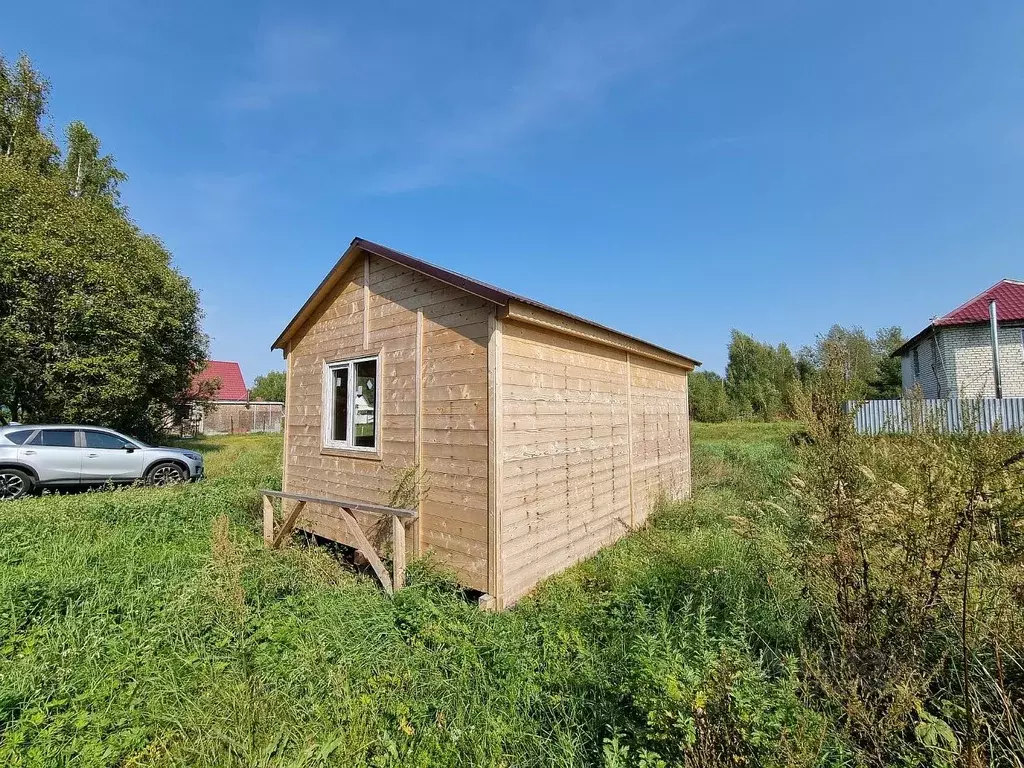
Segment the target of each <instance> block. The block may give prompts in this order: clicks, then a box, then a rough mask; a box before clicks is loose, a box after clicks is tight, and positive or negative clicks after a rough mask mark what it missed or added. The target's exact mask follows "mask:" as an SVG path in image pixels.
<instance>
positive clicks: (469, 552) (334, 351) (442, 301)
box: [284, 256, 493, 590]
mask: <svg viewBox="0 0 1024 768" xmlns="http://www.w3.org/2000/svg"><path fill="white" fill-rule="evenodd" d="M492 313H493V305H491V304H490V303H489V302H487V301H484V300H483V299H478V298H476V297H474V296H472V295H470V294H467V293H465V292H463V291H460V290H459V289H456V288H453V287H451V286H447V285H445V284H444V283H441V282H439V281H436V280H434V279H432V278H429V277H426V276H424V275H421V274H419V273H418V272H415V271H412V270H409V269H407V268H406V267H403V266H401V265H398V264H395V263H394V262H391V261H388V260H386V259H382V258H380V257H377V256H372V257H370V258H369V261H367V260H366V259H365V258H359V259H356V261H355V262H354V263H353V265H352V267H351V268H350V270H349V271H348V273H347V274H346V276H345V277H344V278H343V279H342V280H341V281H340V282H339V283H338V285H337V287H336V288H335V289H334V290H333V291H332V292H331V294H330V295H329V296H328V297H327V298H326V299H325V300H324V301H323V302H322V303H321V304H320V306H319V307H318V310H317V312H316V313H314V315H313V316H312V317H311V318H310V319H309V320H308V321H307V322H306V323H305V325H304V326H303V328H302V329H300V331H299V332H298V333H297V334H296V335H295V336H294V337H293V338H292V339H291V341H290V347H289V350H290V351H289V354H288V377H289V392H288V402H287V410H288V413H287V422H286V423H287V426H286V456H285V472H284V477H285V480H284V485H285V490H287V491H291V492H295V493H308V494H311V495H323V496H332V497H340V498H349V499H353V500H357V501H367V502H374V503H387V501H388V496H389V491H390V489H391V488H392V487H393V486H394V484H395V482H396V479H397V475H398V473H400V472H401V471H402V470H404V469H406V468H408V467H412V466H415V465H416V464H417V463H420V464H421V465H422V467H423V468H424V469H425V470H426V472H427V473H428V482H427V485H428V486H429V491H428V493H427V494H426V497H425V498H424V500H423V501H422V506H421V510H420V515H421V517H420V523H419V531H418V535H417V533H416V532H415V531H412V532H410V536H409V548H410V550H411V551H412V552H414V553H415V552H418V551H420V549H419V547H420V545H422V547H423V548H425V549H432V550H435V551H436V552H437V553H438V555H439V556H440V558H441V559H442V560H443V561H445V562H447V563H448V564H449V565H450V566H451V567H453V568H454V569H455V571H456V573H457V574H458V576H459V578H460V580H461V582H462V583H463V584H465V585H466V586H469V587H472V588H475V589H481V590H484V589H486V587H487V584H486V571H487V560H486V558H487V344H488V321H489V320H490V318H491V315H492ZM378 352H379V353H380V357H381V371H380V379H381V382H380V392H379V398H380V413H379V414H378V428H379V430H380V432H379V441H380V442H379V444H380V445H381V448H382V450H381V453H380V456H379V457H367V456H365V455H358V456H353V455H351V454H345V453H344V452H339V451H332V450H330V449H324V448H321V420H320V411H321V407H322V391H323V382H322V376H323V364H324V361H325V360H326V361H327V362H333V361H338V360H344V359H346V358H353V357H358V356H361V355H373V354H377V353H378ZM417 368H419V369H420V370H419V374H418V375H417ZM307 509H309V514H308V515H307V517H306V520H305V522H304V524H303V527H304V528H307V529H309V530H311V531H313V532H314V533H317V534H319V535H322V536H326V537H329V538H332V539H335V540H337V541H342V542H345V543H351V542H348V540H347V538H348V537H347V534H346V533H345V531H344V528H343V526H342V525H341V524H340V522H339V521H338V520H337V519H336V518H335V517H334V515H333V513H332V511H331V508H329V507H314V506H312V505H310V506H309V507H307Z"/></svg>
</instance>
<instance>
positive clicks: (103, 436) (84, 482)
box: [0, 424, 203, 501]
mask: <svg viewBox="0 0 1024 768" xmlns="http://www.w3.org/2000/svg"><path fill="white" fill-rule="evenodd" d="M202 476H203V457H202V455H200V454H198V453H196V452H195V451H189V450H185V449H183V448H156V447H154V446H152V445H146V444H145V443H143V442H142V441H141V440H136V439H134V438H131V437H127V436H125V435H122V434H121V433H120V432H115V431H114V430H112V429H104V428H103V427H89V426H78V425H51V424H45V425H42V424H37V425H31V424H18V425H10V426H6V427H0V501H5V500H10V499H17V498H20V497H22V496H25V495H26V494H29V493H31V492H32V491H34V490H39V489H43V488H67V487H72V486H88V485H104V484H106V483H134V482H138V481H144V482H147V483H150V484H151V485H167V484H169V483H182V482H186V481H189V480H198V479H199V478H201V477H202Z"/></svg>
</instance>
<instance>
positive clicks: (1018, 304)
mask: <svg viewBox="0 0 1024 768" xmlns="http://www.w3.org/2000/svg"><path fill="white" fill-rule="evenodd" d="M992 301H995V303H996V320H997V321H998V322H1011V321H1018V320H1024V282H1020V281H1018V280H1000V281H999V282H998V283H996V284H995V285H993V286H992V287H991V288H989V289H988V290H987V291H983V292H982V293H979V294H978V295H977V296H975V297H974V298H973V299H971V300H970V301H968V302H967V303H966V304H961V305H960V306H959V307H957V308H956V309H954V310H953V311H952V312H949V313H947V314H945V315H943V316H942V317H939V318H936V319H935V320H933V321H932V324H933V325H969V324H971V323H987V322H988V305H989V303H990V302H992Z"/></svg>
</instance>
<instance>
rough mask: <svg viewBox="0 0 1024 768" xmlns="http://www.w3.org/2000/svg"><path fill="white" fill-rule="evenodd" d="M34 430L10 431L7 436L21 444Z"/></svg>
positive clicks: (13, 441)
mask: <svg viewBox="0 0 1024 768" xmlns="http://www.w3.org/2000/svg"><path fill="white" fill-rule="evenodd" d="M32 431H33V430H31V429H20V430H18V431H17V432H8V433H7V434H6V435H5V437H6V438H7V439H8V440H10V441H11V442H12V443H14V444H16V445H21V444H22V443H24V442H25V441H26V440H28V436H29V435H31V434H32Z"/></svg>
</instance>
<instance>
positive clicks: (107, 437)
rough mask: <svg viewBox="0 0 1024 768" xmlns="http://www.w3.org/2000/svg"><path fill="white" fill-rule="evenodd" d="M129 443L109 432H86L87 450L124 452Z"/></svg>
mask: <svg viewBox="0 0 1024 768" xmlns="http://www.w3.org/2000/svg"><path fill="white" fill-rule="evenodd" d="M126 445H127V443H126V442H125V441H124V439H123V438H120V437H118V436H117V435H112V434H110V433H109V432H92V431H89V430H85V447H86V448H108V449H110V450H117V451H123V450H124V448H125V446H126Z"/></svg>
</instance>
